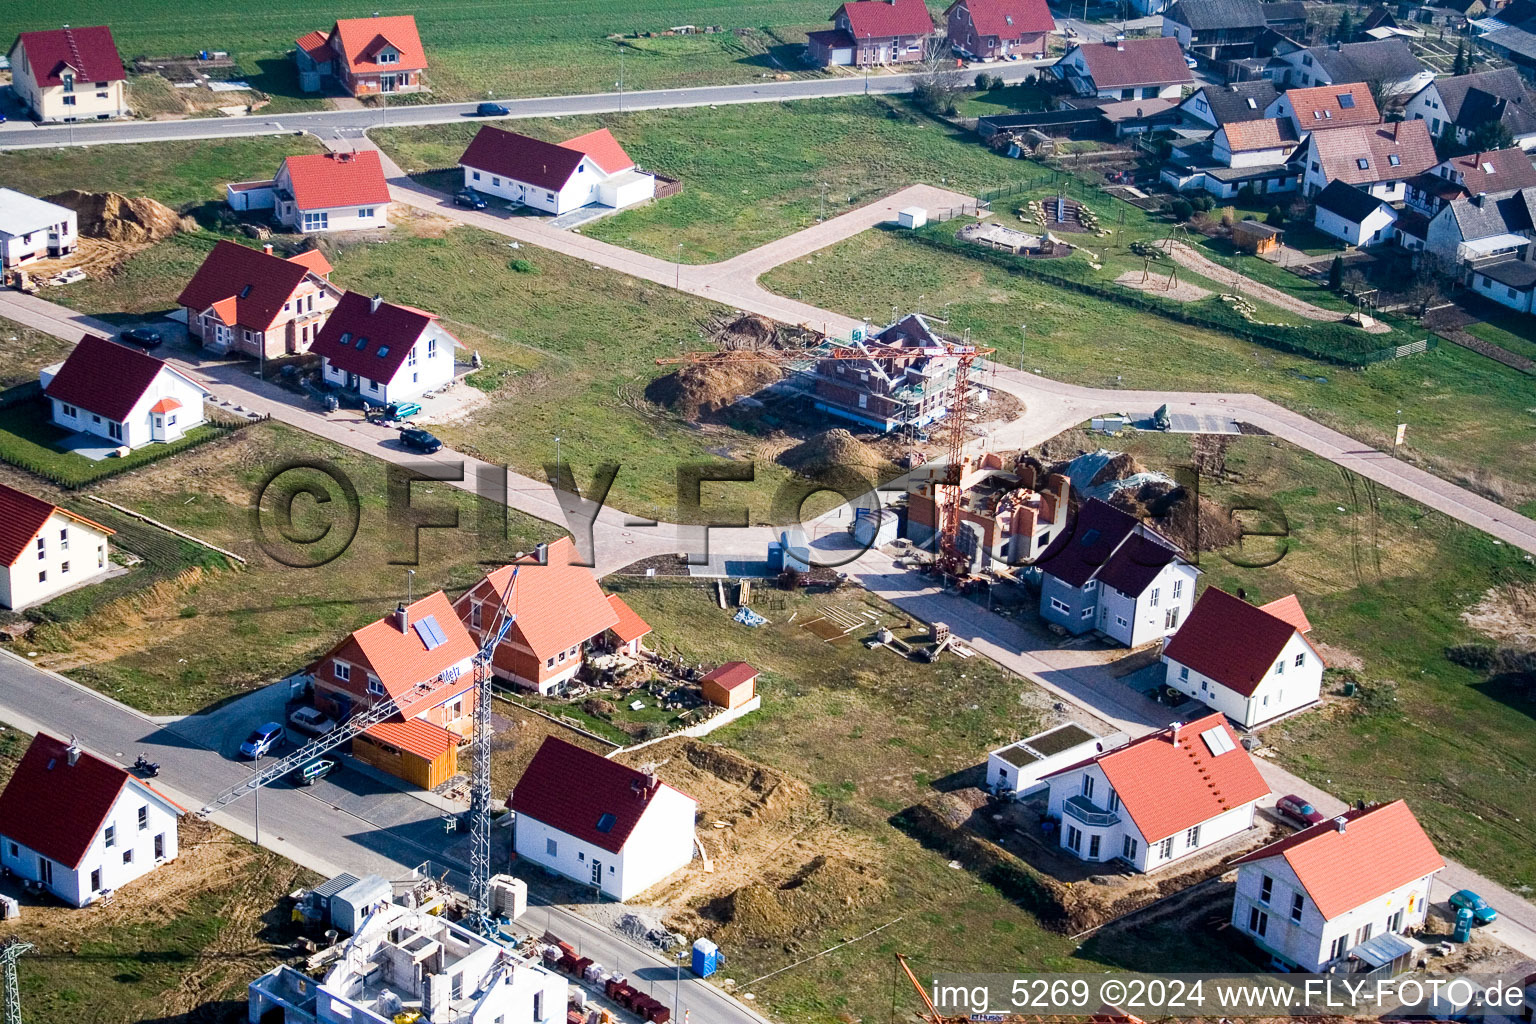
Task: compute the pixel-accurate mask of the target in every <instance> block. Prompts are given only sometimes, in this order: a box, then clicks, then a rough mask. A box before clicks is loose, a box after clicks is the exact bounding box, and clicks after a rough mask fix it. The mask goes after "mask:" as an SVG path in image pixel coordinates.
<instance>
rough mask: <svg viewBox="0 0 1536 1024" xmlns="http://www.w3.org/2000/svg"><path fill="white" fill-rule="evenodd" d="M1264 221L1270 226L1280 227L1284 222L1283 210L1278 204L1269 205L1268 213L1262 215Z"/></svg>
mask: <svg viewBox="0 0 1536 1024" xmlns="http://www.w3.org/2000/svg"><path fill="white" fill-rule="evenodd" d="M1264 223H1265V224H1268V225H1270V226H1271V227H1277V228H1278V227H1280V226H1281V225H1282V224H1284V223H1285V211H1284V210H1282V209H1280V207H1278V206H1271V207H1270V208H1269V213H1268V214H1267V215H1266V216H1265V217H1264Z"/></svg>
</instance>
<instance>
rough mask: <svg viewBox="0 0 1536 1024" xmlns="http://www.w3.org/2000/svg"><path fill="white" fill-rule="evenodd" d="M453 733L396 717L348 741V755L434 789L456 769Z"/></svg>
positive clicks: (456, 741) (456, 747) (456, 743)
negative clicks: (350, 746)
mask: <svg viewBox="0 0 1536 1024" xmlns="http://www.w3.org/2000/svg"><path fill="white" fill-rule="evenodd" d="M459 743H460V738H459V736H458V735H457V734H456V733H452V732H449V731H448V730H447V729H444V728H443V727H442V726H440V725H433V724H432V723H431V722H428V721H426V720H425V719H422V718H412V719H410V720H408V721H406V720H402V719H401V718H399V717H398V716H397V717H395V718H391V719H388V720H387V721H383V722H380V723H379V724H378V725H374V726H370V727H369V728H368V730H367V731H366V732H364V733H363V734H362V735H361V736H359V737H357V738H356V739H355V740H353V741H352V756H353V757H355V758H357V759H358V760H359V761H363V762H365V763H367V764H371V765H373V766H374V767H375V768H377V769H379V770H380V771H385V772H388V773H389V774H391V775H393V776H395V777H396V778H398V779H404V780H405V781H406V782H409V783H411V784H412V785H415V786H419V787H420V788H422V789H436V788H437V787H438V786H441V785H442V784H443V783H445V782H447V781H448V780H449V779H451V778H453V777H454V775H456V774H457V773H458V770H459Z"/></svg>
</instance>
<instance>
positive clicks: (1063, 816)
mask: <svg viewBox="0 0 1536 1024" xmlns="http://www.w3.org/2000/svg"><path fill="white" fill-rule="evenodd" d="M1045 781H1046V782H1047V784H1049V786H1050V791H1051V792H1050V811H1049V813H1050V816H1051V817H1052V818H1053V819H1055V820H1057V821H1059V822H1061V835H1060V844H1061V848H1062V849H1063V850H1065V851H1067V852H1068V853H1070V854H1071V855H1072V856H1074V857H1077V858H1078V859H1080V860H1085V861H1090V862H1100V861H1113V860H1119V861H1124V862H1125V863H1127V864H1129V865H1130V866H1131V867H1133V868H1135V869H1136V870H1137V871H1153V870H1156V869H1159V868H1162V867H1163V866H1165V865H1167V864H1170V863H1172V862H1174V861H1177V860H1181V859H1183V858H1184V857H1188V856H1189V855H1190V854H1193V853H1197V852H1199V851H1200V850H1203V849H1207V848H1209V847H1211V846H1212V845H1214V844H1216V843H1219V842H1220V841H1222V840H1223V839H1227V838H1230V837H1232V836H1235V835H1237V834H1239V833H1241V832H1244V831H1246V830H1247V829H1250V828H1252V827H1253V815H1254V807H1255V805H1256V804H1257V802H1258V801H1259V800H1260V799H1262V798H1264V797H1266V796H1268V795H1269V787H1268V786H1267V785H1265V783H1264V780H1263V778H1262V777H1260V775H1259V770H1258V768H1256V767H1255V766H1254V763H1253V759H1252V758H1250V757H1249V756H1248V751H1246V750H1244V749H1243V748H1242V745H1241V744H1239V743H1238V741H1237V736H1236V735H1234V734H1233V732H1232V729H1231V728H1230V727H1229V726H1228V725H1227V723H1226V719H1225V718H1223V717H1222V716H1221V715H1219V714H1212V715H1207V716H1206V717H1204V718H1200V719H1196V720H1195V721H1193V722H1185V723H1183V724H1177V723H1175V724H1174V725H1171V726H1169V727H1168V728H1166V729H1162V730H1160V731H1158V732H1154V733H1149V734H1147V735H1145V736H1142V737H1139V738H1137V739H1134V740H1130V741H1129V742H1127V743H1122V744H1121V745H1119V746H1117V747H1114V748H1112V749H1110V750H1106V751H1105V752H1104V753H1102V754H1098V755H1097V756H1095V757H1092V758H1089V759H1087V760H1085V761H1080V762H1078V763H1077V764H1075V765H1071V766H1069V767H1067V768H1062V769H1060V770H1059V771H1055V772H1052V773H1051V774H1050V775H1047V776H1046V778H1045Z"/></svg>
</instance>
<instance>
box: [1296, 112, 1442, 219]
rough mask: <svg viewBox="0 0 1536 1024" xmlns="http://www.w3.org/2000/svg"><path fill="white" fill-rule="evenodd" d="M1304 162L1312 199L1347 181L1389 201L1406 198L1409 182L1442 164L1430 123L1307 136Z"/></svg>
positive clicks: (1304, 182)
mask: <svg viewBox="0 0 1536 1024" xmlns="http://www.w3.org/2000/svg"><path fill="white" fill-rule="evenodd" d="M1300 160H1301V161H1302V163H1303V164H1304V165H1305V166H1304V169H1303V171H1302V176H1301V185H1302V190H1303V191H1304V192H1305V193H1306V194H1307V196H1308V197H1311V196H1315V195H1317V194H1318V193H1319V192H1321V191H1322V190H1323V189H1325V188H1327V187H1328V185H1329V183H1330V182H1334V181H1342V182H1344V183H1345V184H1346V185H1354V186H1355V187H1356V188H1359V189H1361V190H1362V191H1364V192H1368V193H1369V194H1371V195H1373V196H1375V197H1376V198H1377V199H1385V200H1387V201H1388V202H1396V201H1398V200H1400V199H1402V198H1403V197H1404V196H1405V195H1406V191H1407V181H1408V179H1409V178H1412V177H1414V176H1415V175H1418V174H1420V173H1422V172H1424V171H1427V170H1429V169H1430V168H1431V167H1434V166H1435V165H1436V164H1438V163H1439V162H1440V158H1439V157H1438V156H1436V155H1435V143H1434V139H1432V138H1431V137H1430V134H1429V124H1428V122H1425V121H1396V122H1393V123H1391V124H1366V125H1355V126H1353V127H1349V128H1329V129H1327V130H1325V131H1314V132H1312V134H1310V135H1308V136H1307V142H1306V145H1305V146H1303V147H1302V149H1301V151H1300Z"/></svg>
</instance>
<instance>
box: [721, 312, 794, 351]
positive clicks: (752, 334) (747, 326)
mask: <svg viewBox="0 0 1536 1024" xmlns="http://www.w3.org/2000/svg"><path fill="white" fill-rule="evenodd" d="M715 342H716V343H717V344H718V345H719V346H720V347H721V348H722V349H728V350H729V349H746V350H748V351H752V350H756V349H763V348H777V347H779V344H778V342H779V325H778V324H776V323H774V322H773V321H772V320H769V319H768V318H767V317H765V316H758V315H757V314H756V313H744V314H742V315H741V316H739V317H737V318H736V319H735V320H732V321H730V322H729V323H726V324H722V325H721V327H720V330H719V333H718V334H717V335H716V336H715Z"/></svg>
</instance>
